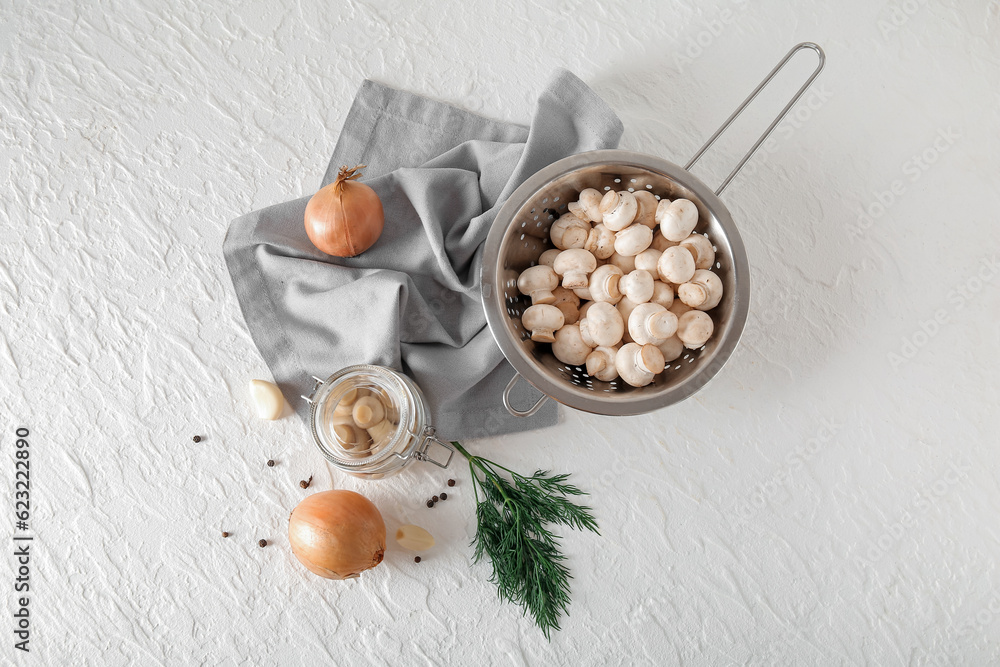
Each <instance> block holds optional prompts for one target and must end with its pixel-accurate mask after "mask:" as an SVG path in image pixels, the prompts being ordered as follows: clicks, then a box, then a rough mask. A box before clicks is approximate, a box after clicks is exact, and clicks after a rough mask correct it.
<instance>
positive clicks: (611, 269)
mask: <svg viewBox="0 0 1000 667" xmlns="http://www.w3.org/2000/svg"><path fill="white" fill-rule="evenodd" d="M621 277H622V270H621V269H619V268H618V267H617V266H615V265H614V264H604V265H603V266H599V267H597V268H596V269H594V272H593V273H591V274H590V283H589V284H588V289H589V290H590V298H591V300H593V301H607V302H608V303H618V301H619V300H620V299H621V298H622V293H621V290H620V289H619V287H618V283H619V281H620V280H621Z"/></svg>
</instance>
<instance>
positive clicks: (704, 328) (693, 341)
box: [677, 310, 715, 350]
mask: <svg viewBox="0 0 1000 667" xmlns="http://www.w3.org/2000/svg"><path fill="white" fill-rule="evenodd" d="M714 330H715V324H714V323H713V322H712V318H711V317H709V316H708V313H706V312H704V311H702V310H689V311H688V312H686V313H684V314H683V315H681V316H680V318H678V320H677V337H678V338H680V339H681V342H682V343H684V347H686V348H688V349H691V350H694V349H697V348H699V347H701V346H702V345H704V344H705V343H707V342H708V339H709V338H711V337H712V332H713V331H714Z"/></svg>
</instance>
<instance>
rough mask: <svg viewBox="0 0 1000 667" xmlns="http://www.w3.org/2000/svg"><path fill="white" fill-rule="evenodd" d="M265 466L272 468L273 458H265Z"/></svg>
mask: <svg viewBox="0 0 1000 667" xmlns="http://www.w3.org/2000/svg"><path fill="white" fill-rule="evenodd" d="M267 467H268V468H273V467H274V459H268V460H267Z"/></svg>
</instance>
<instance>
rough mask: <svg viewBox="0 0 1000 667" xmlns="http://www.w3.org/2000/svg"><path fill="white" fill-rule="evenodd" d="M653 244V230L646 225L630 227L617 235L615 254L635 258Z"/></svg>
mask: <svg viewBox="0 0 1000 667" xmlns="http://www.w3.org/2000/svg"><path fill="white" fill-rule="evenodd" d="M652 242H653V230H652V229H650V228H649V227H647V226H646V225H640V224H634V225H629V226H628V227H626V228H625V229H623V230H621V231H620V232H618V233H617V234H615V252H616V253H618V254H619V255H625V256H626V257H635V256H636V255H638V254H639V253H640V252H642V251H643V250H645V249H646V248H648V247H649V244H650V243H652Z"/></svg>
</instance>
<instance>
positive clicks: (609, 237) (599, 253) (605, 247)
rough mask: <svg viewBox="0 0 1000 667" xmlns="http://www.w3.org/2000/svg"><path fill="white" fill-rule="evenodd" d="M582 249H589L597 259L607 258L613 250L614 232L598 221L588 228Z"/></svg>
mask: <svg viewBox="0 0 1000 667" xmlns="http://www.w3.org/2000/svg"><path fill="white" fill-rule="evenodd" d="M583 249H584V250H588V251H590V253H591V254H593V255H594V257H596V258H597V259H607V258H608V257H611V255H613V254H614V252H615V233H614V232H613V231H611V230H610V229H608V228H607V227H605V226H604V224H603V223H600V222H599V223H597V224H596V225H594V226H593V228H592V229H591V230H590V234H589V235H588V236H587V241H586V242H585V243H584V244H583Z"/></svg>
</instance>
